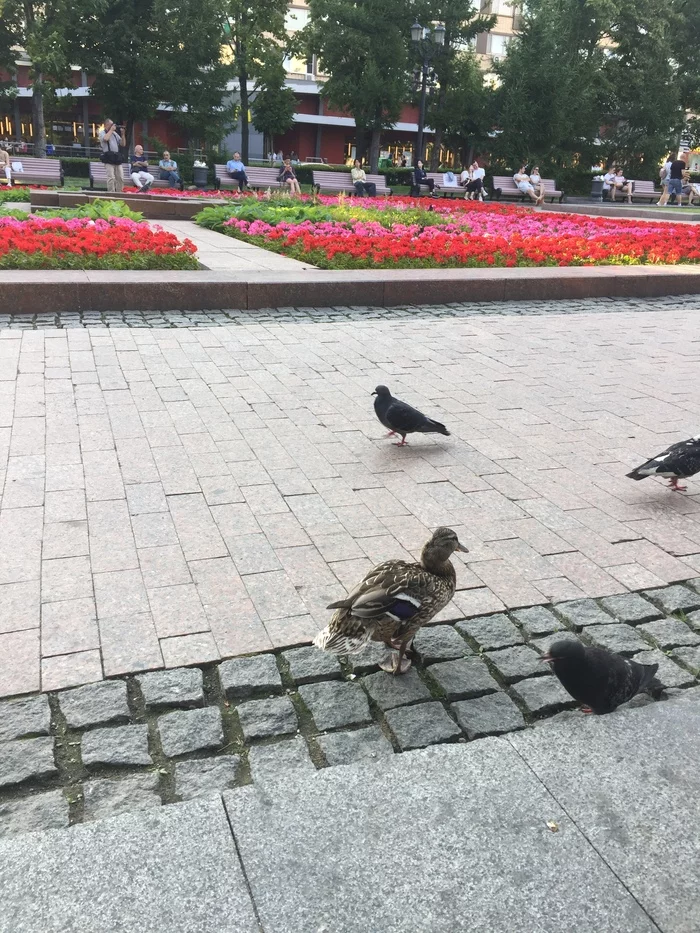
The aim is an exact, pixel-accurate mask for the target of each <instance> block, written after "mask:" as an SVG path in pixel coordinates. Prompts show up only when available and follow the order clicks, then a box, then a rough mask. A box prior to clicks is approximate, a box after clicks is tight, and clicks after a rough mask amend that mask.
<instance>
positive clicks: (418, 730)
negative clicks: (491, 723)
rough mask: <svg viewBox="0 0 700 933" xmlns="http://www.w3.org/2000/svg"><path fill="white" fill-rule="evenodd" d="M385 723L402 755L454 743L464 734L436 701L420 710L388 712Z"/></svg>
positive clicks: (423, 705)
mask: <svg viewBox="0 0 700 933" xmlns="http://www.w3.org/2000/svg"><path fill="white" fill-rule="evenodd" d="M384 718H385V719H386V723H387V725H388V726H389V729H390V730H391V734H392V735H393V736H394V738H395V739H396V741H397V743H398V745H399V748H400V749H401V751H404V752H405V751H410V750H411V749H414V748H425V747H426V745H437V744H438V743H440V742H451V741H454V740H455V739H458V738H460V737H461V736H462V730H461V729H460V728H459V726H458V725H457V724H456V723H455V721H454V720H453V719H452V718H451V717H450V716H448V714H447V713H446V712H445V707H444V706H443V705H442V703H439V702H438V701H437V700H433V701H432V702H431V703H421V704H420V705H419V706H402V707H398V708H396V709H391V710H389V711H388V712H387V714H386V716H385V717H384Z"/></svg>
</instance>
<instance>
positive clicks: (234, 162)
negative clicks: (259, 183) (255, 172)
mask: <svg viewBox="0 0 700 933" xmlns="http://www.w3.org/2000/svg"><path fill="white" fill-rule="evenodd" d="M226 171H227V172H228V174H229V177H230V178H233V179H234V180H235V181H237V182H238V190H239V191H240V192H241V193H242V192H243V191H244V189H245V188H247V187H248V176H247V175H246V173H245V165H244V164H243V163H242V162H241V154H240V152H234V153H233V158H232V159H229V160H228V162H227V163H226Z"/></svg>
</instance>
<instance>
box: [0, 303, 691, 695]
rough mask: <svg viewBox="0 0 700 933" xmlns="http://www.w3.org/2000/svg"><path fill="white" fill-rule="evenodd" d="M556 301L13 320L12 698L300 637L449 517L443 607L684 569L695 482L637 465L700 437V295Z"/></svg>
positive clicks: (2, 645) (662, 579) (0, 514)
mask: <svg viewBox="0 0 700 933" xmlns="http://www.w3.org/2000/svg"><path fill="white" fill-rule="evenodd" d="M560 307H561V306H559V305H557V304H550V305H547V303H542V304H539V305H536V306H534V307H533V306H528V307H524V306H523V305H520V304H518V305H507V304H506V305H497V306H496V309H497V313H493V311H494V309H493V306H474V307H472V308H470V306H460V307H458V308H437V309H416V310H406V311H405V312H403V313H401V312H397V313H394V312H390V311H386V310H380V311H378V312H375V311H373V310H371V309H358V310H356V311H352V310H350V309H339V310H337V311H333V310H332V309H327V310H323V309H322V310H321V311H319V312H318V313H317V314H316V315H314V314H308V313H306V312H304V311H297V310H295V309H289V310H288V311H286V312H281V313H280V312H274V313H270V314H268V315H264V316H260V317H258V316H250V315H246V314H239V315H237V316H235V317H234V318H233V319H232V318H230V317H228V316H227V315H225V314H221V315H219V316H215V318H207V319H206V320H205V321H203V324H204V326H198V327H197V326H187V325H188V324H189V321H188V319H186V318H184V319H183V318H182V317H181V316H175V318H176V320H177V321H178V322H179V323H180V325H181V326H179V327H177V328H175V327H173V326H172V325H173V323H174V319H173V318H171V319H170V320H166V319H165V318H164V317H160V318H159V317H151V318H150V319H148V320H147V319H146V318H145V317H144V316H143V315H138V314H134V315H133V316H129V315H125V316H121V315H119V316H115V318H114V319H113V323H114V325H118V324H120V325H121V327H117V326H114V327H110V328H107V327H105V326H104V320H103V318H102V317H101V316H100V315H99V314H97V315H95V316H94V318H92V319H91V318H90V317H89V316H87V317H84V318H83V319H82V321H81V319H80V318H78V316H75V317H74V318H70V317H68V318H66V321H65V323H66V325H67V326H66V327H65V328H57V327H51V326H48V327H45V328H42V327H39V329H32V328H34V327H36V326H37V323H36V321H31V320H30V321H27V322H26V327H27V328H28V329H19V328H17V327H15V326H14V325H13V326H12V327H7V328H5V329H4V330H1V331H0V467H1V468H2V470H3V473H4V476H3V480H4V485H3V496H2V504H1V509H0V633H2V634H0V695H5V696H8V695H13V694H20V693H26V692H32V691H36V690H39V689H44V690H53V689H60V688H63V687H67V686H71V685H74V684H77V683H83V682H88V681H93V680H97V679H100V678H102V677H103V676H111V675H115V674H121V673H126V672H133V671H139V670H143V669H146V668H157V667H160V666H163V665H164V666H166V667H175V666H179V665H184V664H197V663H206V662H209V661H216V660H218V659H220V658H222V657H228V656H233V655H237V654H242V653H248V652H253V651H263V650H266V649H267V650H269V649H270V648H273V647H283V646H288V645H293V644H299V643H303V642H305V641H308V639H309V638H310V637H311V636H312V635H313V634H314V632H315V631H316V630H317V629H318V628H320V627H322V626H323V625H325V623H326V621H327V618H328V613H327V611H326V609H325V607H326V605H327V604H328V603H329V602H330V601H332V600H335V599H337V598H338V597H339V596H340V595H342V594H343V592H344V587H347V586H351V585H352V584H354V582H355V581H356V580H357V579H358V578H359V577H360V576H361V575H362V574H363V573H364V572H365V571H366V570H367V569H369V567H370V566H372V564H373V563H375V562H377V561H379V560H383V559H386V558H388V557H392V556H396V557H401V556H403V557H409V556H415V555H417V554H418V552H419V550H420V547H421V545H422V543H423V542H424V540H425V539H426V538H427V537H428V536H429V534H430V529H431V528H434V527H435V526H436V525H438V524H448V525H451V526H453V527H455V528H456V529H457V530H458V531H459V534H460V538H462V540H464V541H465V543H466V544H467V545H468V547H469V548H470V553H469V555H465V560H464V561H463V562H462V561H461V560H460V561H459V562H458V563H459V573H458V580H459V583H458V587H459V589H458V593H457V595H456V597H455V599H454V602H453V604H452V605H451V606H450V607H448V609H446V610H445V613H444V614H443V619H444V620H447V621H449V620H450V619H455V618H464V617H469V616H473V615H479V614H487V613H490V612H497V611H499V610H501V609H502V608H503V607H509V608H510V607H518V606H527V605H533V604H543V603H547V602H550V601H558V600H567V599H576V598H580V597H584V596H592V597H602V596H607V595H610V594H615V593H622V592H626V591H628V590H638V589H645V588H653V587H657V586H662V585H663V584H666V583H669V582H673V581H676V580H681V579H687V578H692V577H696V576H697V575H698V574H699V573H700V521H699V520H698V515H699V513H700V502H699V501H698V499H697V497H696V495H694V490H695V489H696V488H700V487H696V486H695V485H694V483H693V481H692V480H691V484H690V492H689V494H687V495H685V496H682V495H678V494H672V493H670V492H668V491H667V490H666V489H664V488H663V486H662V485H661V484H660V483H657V482H653V481H646V482H644V483H632V482H630V481H629V480H627V479H625V478H624V473H625V472H626V471H627V469H628V468H629V467H630V465H632V464H634V463H636V462H638V461H639V460H640V459H642V458H643V457H646V456H649V455H651V454H653V453H656V452H657V451H658V450H659V449H661V447H663V446H664V445H666V444H667V443H669V442H670V441H673V440H677V439H679V438H682V437H686V436H689V435H691V434H694V433H697V431H698V417H697V416H698V409H699V406H698V401H697V397H696V396H697V393H696V383H697V356H698V351H697V349H696V348H697V346H698V343H697V341H698V339H699V338H700V317H699V316H698V310H700V300H698V299H697V298H690V299H685V300H683V299H666V300H664V301H658V302H650V303H645V302H643V301H634V302H630V303H629V304H628V305H627V306H625V305H624V303H621V302H617V303H613V302H600V301H598V302H590V303H587V302H583V301H582V302H579V303H576V304H574V303H572V304H571V305H569V306H566V307H568V308H570V309H572V310H573V309H576V312H577V313H567V314H560V313H557V311H558V310H559V309H560ZM625 307H627V308H628V310H621V309H622V308H625ZM604 308H609V309H611V310H613V309H614V310H616V311H617V312H618V313H615V314H606V313H597V312H599V311H601V309H604ZM651 309H653V310H651ZM523 311H525V312H528V311H529V312H530V314H531V315H532V316H528V317H523V316H521V315H522V312H523ZM578 312H587V313H578ZM90 320H92V321H93V322H94V324H95V326H94V327H87V328H86V327H84V326H83V324H84V323H85V322H86V321H87V323H89V322H90ZM149 322H150V323H151V324H154V325H156V326H153V327H152V329H149V328H148V327H144V326H143V325H144V324H148V323H149ZM129 324H133V325H134V329H129V327H128V325H129ZM98 325H99V326H98ZM125 325H126V326H125ZM377 383H386V384H388V385H389V386H390V387H391V388H392V389H393V390H394V392H395V393H396V394H397V395H399V396H401V397H403V398H405V399H407V400H408V401H410V402H412V403H414V404H416V405H418V406H419V407H421V408H423V409H425V410H426V411H428V412H429V413H430V414H431V415H433V416H435V417H437V418H439V419H440V420H443V421H445V422H446V423H447V424H448V426H449V428H450V430H451V431H452V436H451V437H449V438H443V437H435V438H433V437H424V438H418V439H416V440H414V441H413V442H412V443H411V445H410V446H409V447H408V448H406V449H402V450H399V449H397V448H396V447H394V446H393V445H392V444H391V442H390V441H388V440H384V439H383V438H382V433H383V432H382V429H381V427H380V425H379V424H378V423H377V422H376V420H375V419H374V416H373V412H372V407H371V403H372V399H371V396H370V392H371V391H372V389H373V388H374V386H375V385H376V384H377Z"/></svg>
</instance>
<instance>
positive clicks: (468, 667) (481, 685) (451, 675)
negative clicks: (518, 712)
mask: <svg viewBox="0 0 700 933" xmlns="http://www.w3.org/2000/svg"><path fill="white" fill-rule="evenodd" d="M429 674H430V676H431V677H433V678H435V681H436V682H437V684H438V686H439V687H440V689H441V690H442V692H443V693H444V694H445V696H446V697H447V699H448V700H464V699H467V698H469V697H478V696H483V694H485V693H494V692H496V691H497V690H500V689H501V688H500V686H499V684H498V682H497V681H495V680H494V679H493V677H492V676H491V672H490V671H489V669H488V667H487V666H486V664H485V663H484V662H483V661H482V660H481V659H480V658H458V659H457V660H456V661H443V662H442V663H441V664H433V665H432V667H431V668H430V671H429Z"/></svg>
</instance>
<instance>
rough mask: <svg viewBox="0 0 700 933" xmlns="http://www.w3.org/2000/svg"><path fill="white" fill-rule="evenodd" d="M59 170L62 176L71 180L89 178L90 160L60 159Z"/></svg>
mask: <svg viewBox="0 0 700 933" xmlns="http://www.w3.org/2000/svg"><path fill="white" fill-rule="evenodd" d="M61 168H62V169H63V174H64V175H69V176H70V177H71V178H89V177H90V159H74V158H72V157H69V158H61Z"/></svg>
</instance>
